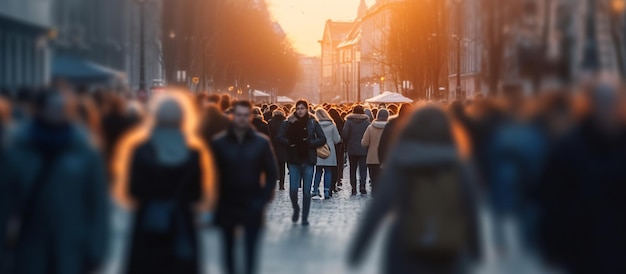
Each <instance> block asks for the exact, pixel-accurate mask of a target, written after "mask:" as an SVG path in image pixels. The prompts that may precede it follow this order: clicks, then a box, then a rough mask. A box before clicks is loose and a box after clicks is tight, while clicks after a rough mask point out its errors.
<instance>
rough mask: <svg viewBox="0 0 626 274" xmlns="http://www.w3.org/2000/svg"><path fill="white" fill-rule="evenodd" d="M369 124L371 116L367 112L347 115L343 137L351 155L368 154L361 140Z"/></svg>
mask: <svg viewBox="0 0 626 274" xmlns="http://www.w3.org/2000/svg"><path fill="white" fill-rule="evenodd" d="M369 125H370V120H369V116H367V115H365V114H350V115H348V116H347V117H346V123H345V125H344V126H343V134H342V135H341V138H343V143H344V145H345V146H346V150H347V151H348V155H349V156H367V148H364V147H363V146H362V145H361V140H362V139H363V135H364V134H365V130H367V127H369Z"/></svg>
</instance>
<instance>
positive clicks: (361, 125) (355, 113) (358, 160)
mask: <svg viewBox="0 0 626 274" xmlns="http://www.w3.org/2000/svg"><path fill="white" fill-rule="evenodd" d="M369 125H370V118H369V116H367V115H366V114H365V111H364V109H363V106H361V105H356V106H354V108H353V109H352V114H350V115H348V116H346V123H345V125H344V127H343V134H342V135H341V137H342V138H343V143H344V144H345V146H346V150H347V151H348V161H349V162H350V185H352V195H356V187H357V181H356V172H357V169H358V171H359V177H360V178H359V190H360V192H361V194H367V190H366V189H365V186H366V182H367V149H366V148H364V147H363V146H362V145H361V140H362V139H363V135H364V134H365V130H367V127H369Z"/></svg>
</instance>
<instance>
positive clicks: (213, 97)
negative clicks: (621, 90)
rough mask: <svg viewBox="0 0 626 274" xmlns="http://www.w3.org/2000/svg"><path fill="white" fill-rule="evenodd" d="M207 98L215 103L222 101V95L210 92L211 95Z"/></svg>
mask: <svg viewBox="0 0 626 274" xmlns="http://www.w3.org/2000/svg"><path fill="white" fill-rule="evenodd" d="M206 99H207V101H209V102H210V103H215V104H219V103H220V101H222V97H221V96H219V95H217V94H210V95H209V96H207V98H206Z"/></svg>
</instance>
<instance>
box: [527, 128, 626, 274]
mask: <svg viewBox="0 0 626 274" xmlns="http://www.w3.org/2000/svg"><path fill="white" fill-rule="evenodd" d="M625 136H626V135H624V134H622V135H621V136H620V137H615V138H607V137H605V136H603V135H602V134H601V133H599V131H598V130H597V128H596V126H595V125H594V123H593V122H591V121H587V122H585V123H583V124H582V126H580V128H578V129H577V130H575V131H573V132H572V133H570V134H569V135H567V136H566V137H565V138H563V139H562V140H560V141H558V142H557V144H556V145H555V146H554V148H553V150H552V152H551V153H550V157H549V159H548V163H547V166H546V168H545V171H546V175H545V177H544V178H543V180H542V182H541V183H540V184H539V191H538V193H539V197H540V200H541V203H542V218H541V221H540V230H539V231H540V234H541V235H540V236H541V237H540V239H541V243H542V245H543V246H542V247H543V250H544V253H545V254H546V257H547V258H548V259H549V260H550V261H552V262H556V263H559V264H561V265H562V266H564V267H565V269H566V270H565V271H567V272H570V273H625V272H626V234H624V231H625V230H626V218H624V216H625V215H624V211H626V202H625V201H626V200H625V199H624V196H625V195H626V184H625V182H626V169H624V163H626V138H625Z"/></svg>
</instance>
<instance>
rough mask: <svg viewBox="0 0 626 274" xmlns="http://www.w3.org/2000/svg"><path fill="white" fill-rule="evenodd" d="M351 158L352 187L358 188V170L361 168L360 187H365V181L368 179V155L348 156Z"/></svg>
mask: <svg viewBox="0 0 626 274" xmlns="http://www.w3.org/2000/svg"><path fill="white" fill-rule="evenodd" d="M348 158H349V160H350V185H352V189H356V186H357V183H356V171H357V168H358V170H359V177H360V178H359V186H360V189H365V182H366V180H367V164H366V160H367V156H348Z"/></svg>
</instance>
